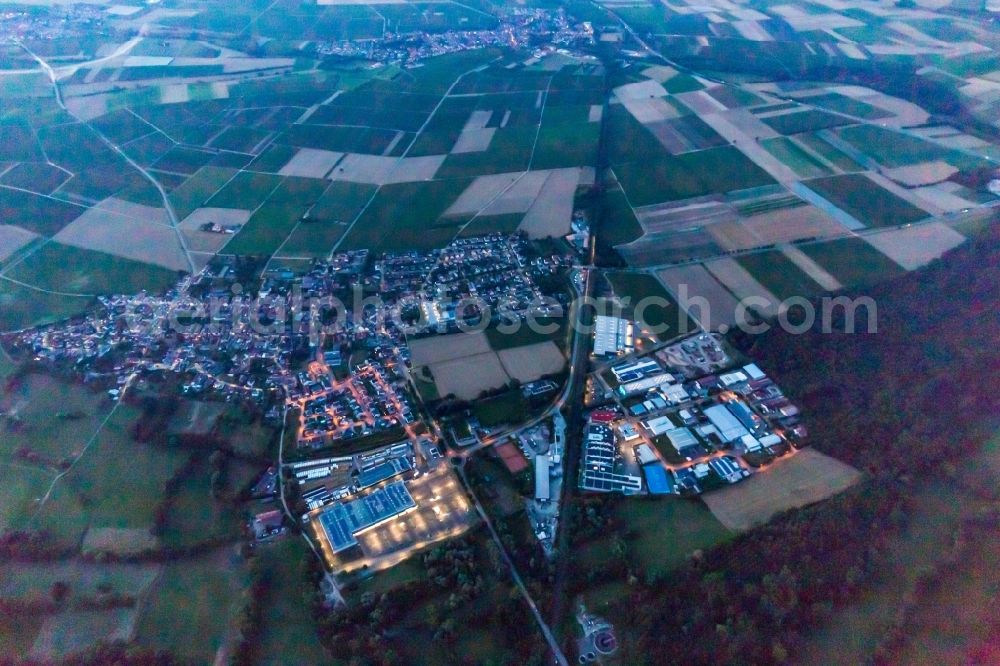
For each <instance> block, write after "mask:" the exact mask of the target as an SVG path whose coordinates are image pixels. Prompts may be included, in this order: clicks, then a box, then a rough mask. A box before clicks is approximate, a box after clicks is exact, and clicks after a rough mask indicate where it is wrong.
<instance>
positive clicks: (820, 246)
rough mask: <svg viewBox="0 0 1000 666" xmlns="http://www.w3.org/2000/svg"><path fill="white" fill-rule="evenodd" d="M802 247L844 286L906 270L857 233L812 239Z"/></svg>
mask: <svg viewBox="0 0 1000 666" xmlns="http://www.w3.org/2000/svg"><path fill="white" fill-rule="evenodd" d="M801 249H802V252H803V253H804V254H805V255H807V256H808V257H809V258H810V259H812V260H813V261H815V262H816V263H817V264H819V265H820V266H822V267H823V268H824V269H825V270H826V271H828V272H829V273H830V274H831V275H833V276H834V277H835V278H836V279H837V280H838V281H839V282H840V283H841V284H843V285H844V286H859V285H866V284H872V283H875V282H880V281H882V280H888V279H892V278H894V277H896V276H897V275H901V274H902V272H903V271H902V269H901V268H900V267H899V265H898V264H896V263H895V262H894V261H892V260H891V259H889V258H888V257H886V256H885V255H884V254H882V253H881V252H879V251H878V250H876V249H875V248H873V247H872V246H871V245H869V244H868V243H866V242H865V241H864V240H863V239H861V238H858V237H856V236H852V237H850V238H839V239H836V240H832V241H829V242H827V243H810V244H807V245H803V246H802V247H801Z"/></svg>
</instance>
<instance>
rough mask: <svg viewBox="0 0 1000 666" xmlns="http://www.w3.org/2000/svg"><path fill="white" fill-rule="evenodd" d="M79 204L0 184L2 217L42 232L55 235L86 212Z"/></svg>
mask: <svg viewBox="0 0 1000 666" xmlns="http://www.w3.org/2000/svg"><path fill="white" fill-rule="evenodd" d="M86 210H87V209H86V208H83V207H82V206H80V205H78V204H73V203H69V202H66V201H59V200H57V199H50V198H47V197H43V196H41V195H39V194H33V193H31V192H25V191H23V190H14V189H11V188H9V187H0V219H2V220H3V224H14V225H17V226H19V227H22V228H24V229H27V230H28V231H33V232H35V233H36V234H40V235H42V236H54V235H56V234H57V233H59V231H60V230H61V229H62V228H63V227H65V226H66V225H67V224H69V223H70V222H72V221H73V220H75V219H76V218H78V217H80V215H82V214H83V213H85V212H86Z"/></svg>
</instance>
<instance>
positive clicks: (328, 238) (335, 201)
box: [281, 181, 376, 257]
mask: <svg viewBox="0 0 1000 666" xmlns="http://www.w3.org/2000/svg"><path fill="white" fill-rule="evenodd" d="M375 190H376V187H375V186H374V185H364V184H361V183H347V182H340V181H334V182H332V183H330V185H329V187H328V188H327V189H326V191H325V192H324V193H323V195H322V196H321V197H320V198H319V200H318V201H317V202H316V205H315V206H313V208H312V210H310V211H309V217H308V219H306V220H303V222H302V224H300V225H299V226H298V227H297V228H296V229H295V231H294V232H293V233H292V235H291V236H289V237H288V241H287V242H286V243H285V245H284V247H282V249H281V254H282V255H288V256H300V255H301V256H309V257H325V256H326V255H327V254H329V253H330V250H332V249H333V246H334V244H335V243H336V242H337V241H338V240H340V237H341V236H343V235H344V232H346V231H347V226H348V225H349V224H350V223H351V222H353V221H354V218H355V217H357V215H358V213H359V212H361V209H362V208H363V207H364V206H365V204H366V203H368V200H369V199H371V197H372V195H373V194H375Z"/></svg>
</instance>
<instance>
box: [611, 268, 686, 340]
mask: <svg viewBox="0 0 1000 666" xmlns="http://www.w3.org/2000/svg"><path fill="white" fill-rule="evenodd" d="M608 281H609V282H610V283H611V286H612V288H613V289H614V292H615V296H616V297H617V298H618V299H622V301H623V304H624V302H625V299H628V306H626V308H625V311H626V312H628V313H630V314H628V315H626V316H631V317H639V316H641V317H642V320H641V322H642V324H643V325H644V326H646V327H650V328H655V329H657V330H658V332H656V334H655V335H656V337H657V338H659V339H661V340H668V339H670V338H673V337H676V336H678V335H682V334H684V333H687V332H689V331H691V330H693V329H694V323H693V322H692V321H691V319H690V318H689V317H688V314H687V313H686V312H684V311H683V310H682V309H681V308H680V306H678V305H677V302H676V301H675V300H674V298H673V296H671V295H670V293H669V292H667V291H666V290H665V289H664V288H663V285H662V284H660V282H659V281H658V280H657V279H656V278H655V277H653V276H652V275H647V274H643V273H624V272H621V273H609V274H608ZM637 308H638V309H637ZM640 309H641V311H640ZM660 329H662V330H660Z"/></svg>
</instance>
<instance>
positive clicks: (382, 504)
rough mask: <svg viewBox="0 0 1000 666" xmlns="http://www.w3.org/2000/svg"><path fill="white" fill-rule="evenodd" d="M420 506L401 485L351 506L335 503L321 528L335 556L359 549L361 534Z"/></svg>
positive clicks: (326, 511)
mask: <svg viewBox="0 0 1000 666" xmlns="http://www.w3.org/2000/svg"><path fill="white" fill-rule="evenodd" d="M416 506H417V503H416V502H414V501H413V497H412V496H411V495H410V491H408V490H407V489H406V485H405V484H404V483H403V482H402V481H395V482H393V483H390V484H389V485H387V486H385V487H384V488H379V489H378V490H376V491H375V492H373V493H370V494H368V495H365V496H364V497H359V498H358V499H355V500H351V501H349V502H335V503H333V504H331V505H330V507H329V508H328V509H326V510H324V511H323V513H321V514H320V516H319V522H320V525H322V526H323V531H324V532H325V533H326V538H327V539H328V540H329V541H330V548H331V549H332V550H333V552H334V553H339V552H341V551H343V550H347V549H348V548H350V547H351V546H356V545H357V543H358V542H357V540H356V539H355V538H354V536H355V535H356V534H358V533H359V532H363V531H364V530H366V529H368V528H370V527H375V526H376V525H378V524H379V523H381V522H383V521H386V520H389V519H390V518H395V517H396V516H398V515H399V514H401V513H405V512H406V511H409V510H410V509H413V508H415V507H416Z"/></svg>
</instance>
